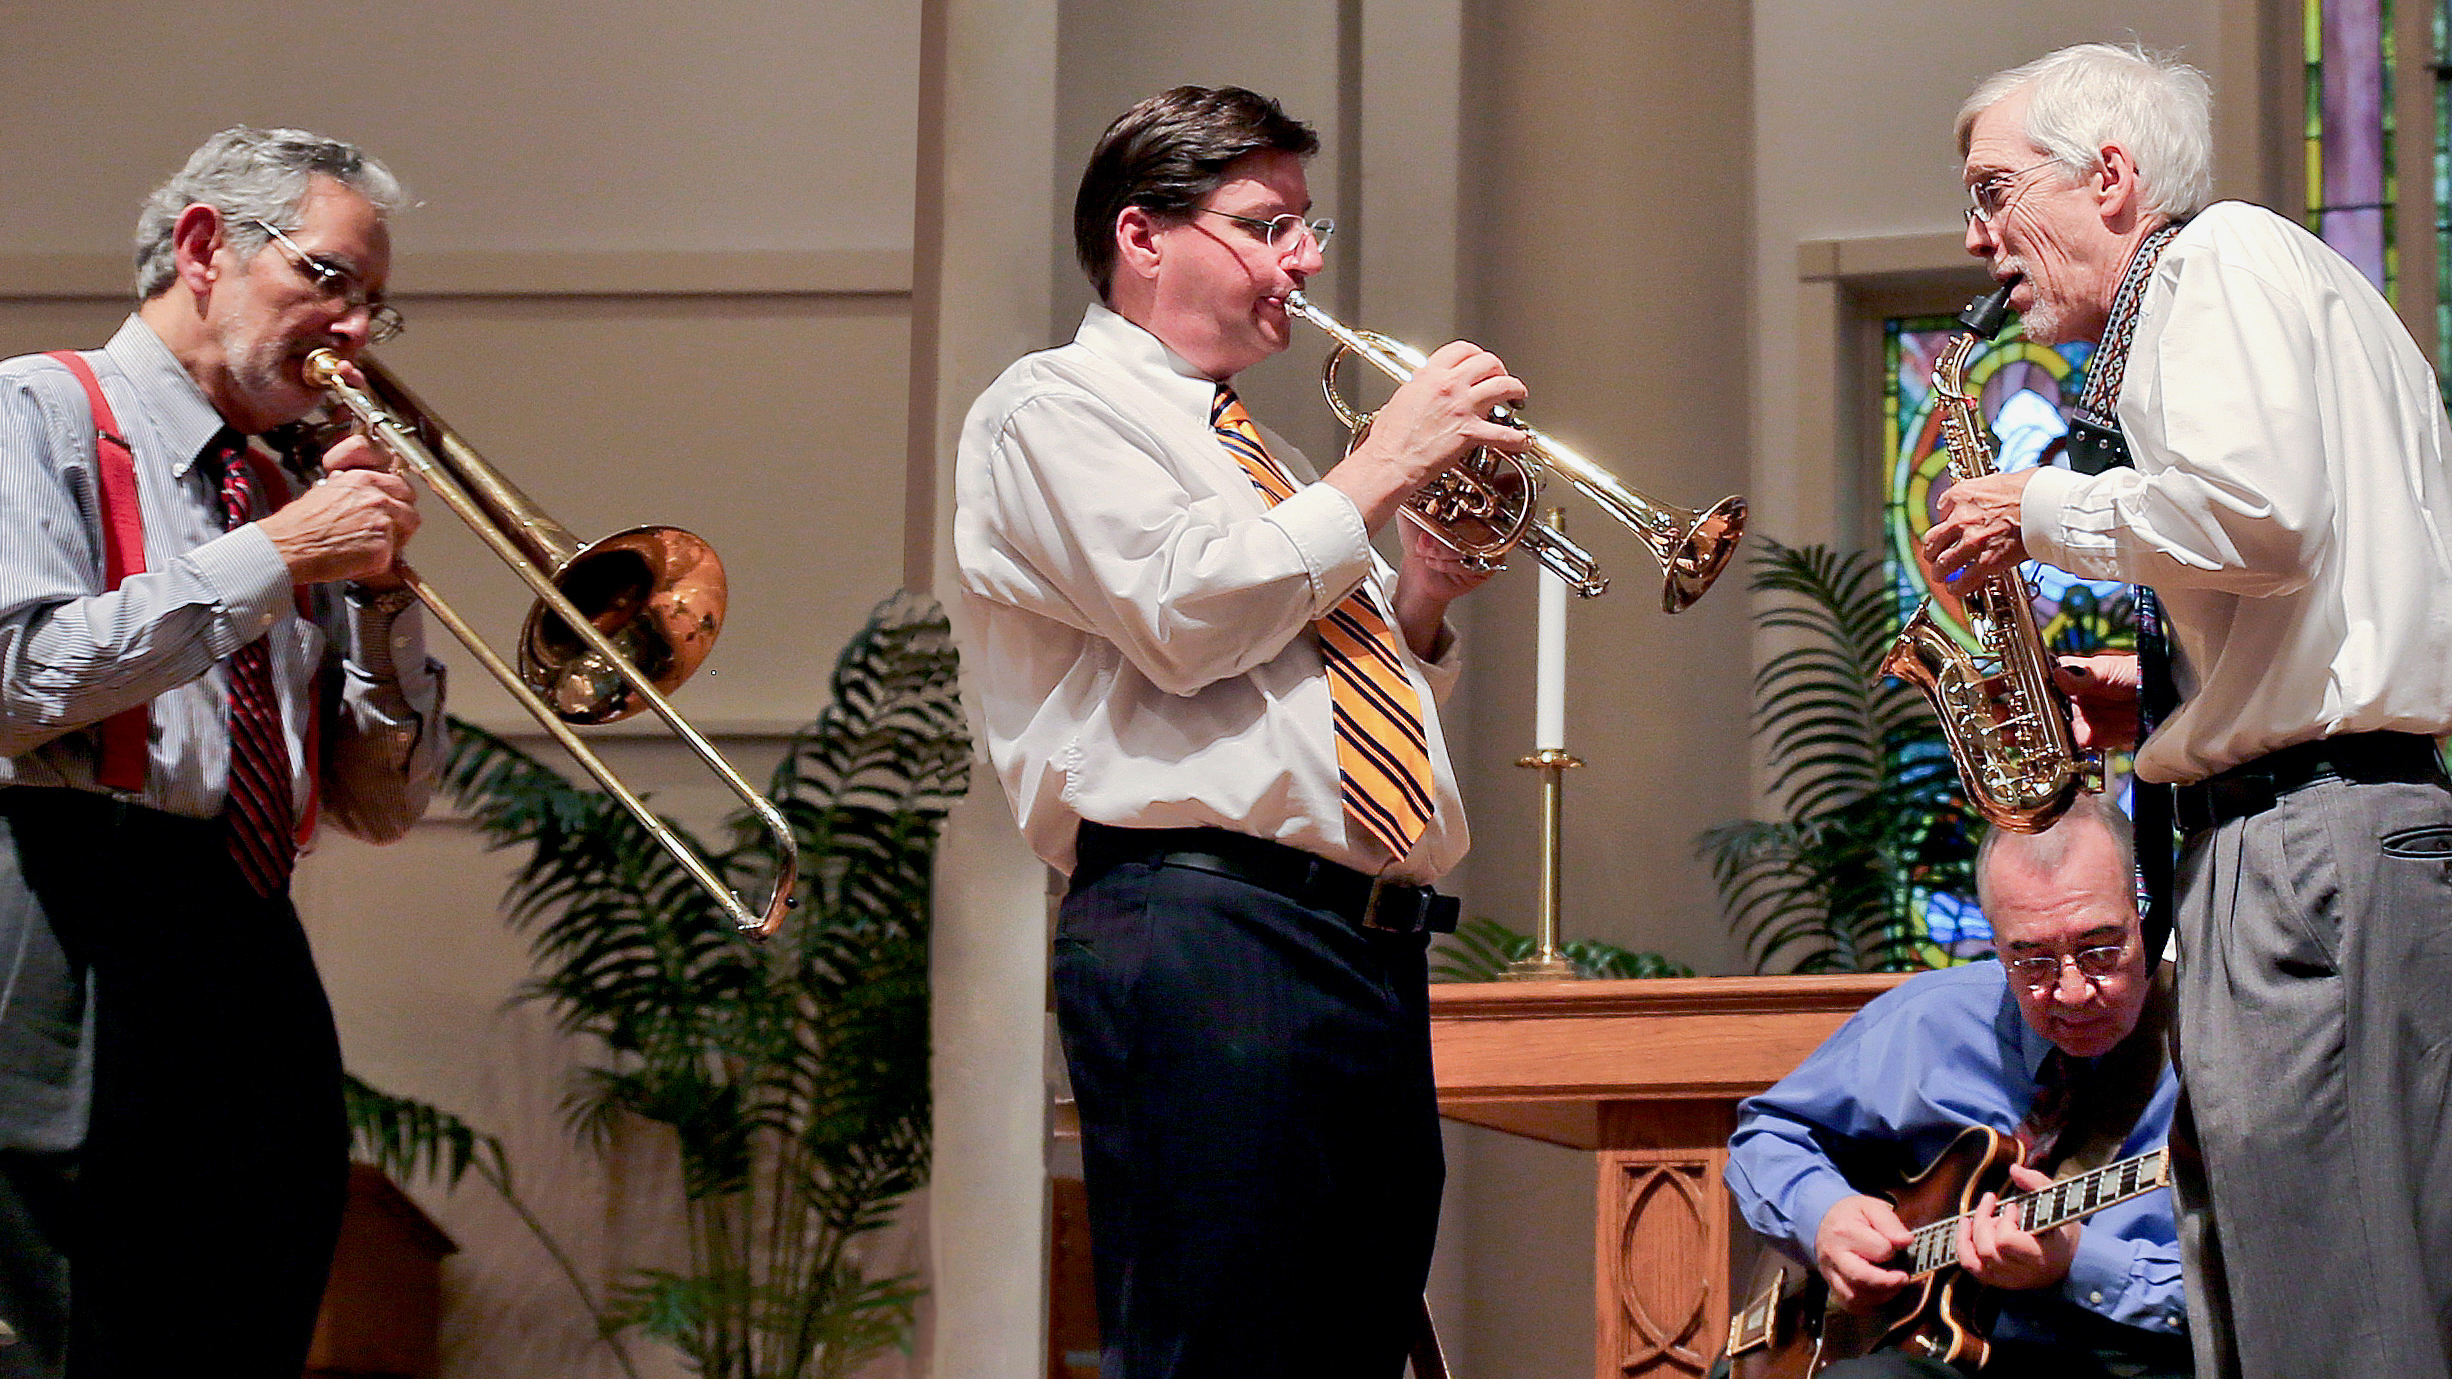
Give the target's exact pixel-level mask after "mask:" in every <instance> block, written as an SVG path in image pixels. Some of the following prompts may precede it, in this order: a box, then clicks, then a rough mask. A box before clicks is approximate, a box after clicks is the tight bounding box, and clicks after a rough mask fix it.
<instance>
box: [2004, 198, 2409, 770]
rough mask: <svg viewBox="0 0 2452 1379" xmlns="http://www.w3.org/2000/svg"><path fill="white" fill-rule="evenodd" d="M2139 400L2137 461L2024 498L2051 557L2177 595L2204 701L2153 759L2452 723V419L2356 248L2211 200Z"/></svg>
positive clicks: (2175, 268)
mask: <svg viewBox="0 0 2452 1379" xmlns="http://www.w3.org/2000/svg"><path fill="white" fill-rule="evenodd" d="M2119 410H2120V429H2121V430H2122V432H2123V433H2124V434H2125V435H2126V436H2127V437H2128V441H2129V445H2130V448H2131V450H2132V452H2133V454H2134V456H2135V459H2136V468H2134V469H2115V470H2112V471H2109V472H2107V473H2104V474H2098V475H2093V476H2086V475H2080V474H2076V473H2072V472H2071V471H2069V470H2065V469H2043V470H2040V471H2038V472H2037V473H2036V475H2035V478H2034V480H2033V481H2032V482H2031V483H2030V484H2029V485H2028V487H2027V489H2026V495H2025V500H2024V506H2023V508H2022V510H2021V514H2020V515H2021V517H2022V519H2023V526H2024V535H2025V539H2026V548H2027V551H2028V553H2029V554H2031V555H2033V556H2034V557H2036V558H2037V559H2039V560H2043V561H2046V562H2048V563H2050V564H2053V565H2057V566H2059V567H2060V568H2062V569H2065V570H2068V571H2070V572H2072V573H2075V574H2081V575H2086V576H2089V577H2091V578H2096V579H2120V580H2127V581H2129V582H2131V583H2134V584H2145V585H2150V586H2152V587H2153V589H2154V592H2155V594H2156V595H2157V596H2158V597H2160V598H2161V600H2162V602H2163V605H2164V608H2165V610H2166V611H2167V615H2168V621H2169V623H2170V626H2171V631H2172V636H2173V641H2174V652H2175V655H2174V657H2173V663H2174V668H2175V671H2176V675H2177V678H2178V681H2179V688H2180V693H2181V696H2182V699H2181V704H2180V707H2179V710H2178V711H2177V712H2176V713H2174V714H2172V715H2171V716H2170V718H2168V719H2167V720H2165V721H2164V723H2163V724H2162V726H2161V727H2160V728H2158V729H2157V730H2156V731H2155V733H2154V735H2153V737H2152V739H2151V740H2150V741H2148V742H2147V743H2146V745H2145V747H2144V750H2142V751H2141V752H2140V753H2139V754H2138V758H2137V769H2138V774H2140V775H2142V776H2144V777H2145V778H2146V779H2148V780H2157V781H2183V782H2185V781H2195V780H2201V779H2203V778H2205V777H2206V776H2209V775H2212V774H2214V773H2215V772H2218V771H2221V770H2223V769H2225V768H2227V767H2230V766H2235V765H2237V764H2239V763H2241V762H2244V761H2247V760H2250V759H2251V758H2254V757H2257V756H2260V755H2262V754H2264V753H2266V752H2269V751H2272V750H2273V749H2275V748H2277V747H2285V746H2288V745H2290V744H2292V743H2294V742H2303V741H2307V740H2310V739H2313V738H2319V737H2333V736H2337V735H2340V734H2342V733H2353V732H2367V731H2373V730H2377V729H2394V730H2398V731H2402V732H2413V733H2427V734H2435V735H2441V734H2442V733H2443V732H2444V731H2445V730H2446V729H2447V727H2452V546H2448V545H2447V542H2448V540H2452V474H2448V473H2447V472H2446V469H2445V456H2446V453H2447V451H2452V425H2448V424H2447V422H2446V420H2445V416H2444V408H2443V401H2442V398H2441V396H2440V394H2438V393H2437V391H2436V383H2435V374H2434V371H2433V370H2432V369H2430V368H2429V367H2428V366H2427V362H2426V358H2425V356H2423V355H2422V354H2420V353H2419V351H2418V347H2417V346H2416V344H2415V343H2413V342H2412V341H2411V339H2410V337H2409V332H2408V331H2407V330H2406V329H2405V328H2404V327H2403V326H2402V324H2401V321H2400V319H2399V318H2398V317H2397V316H2395V315H2394V314H2393V311H2392V308H2391V307H2390V306H2388V305H2387V304H2386V303H2385V301H2384V299H2383V297H2382V296H2381V295H2379V294H2378V293H2377V292H2376V290H2375V289H2374V288H2373V287H2372V286H2370V285H2369V284H2368V283H2367V281H2366V279H2365V278H2363V277H2361V276H2359V273H2358V270H2357V269H2355V268H2353V267H2351V266H2350V264H2349V262H2348V261H2347V260H2345V259H2343V258H2342V257H2341V256H2340V255H2339V254H2337V253H2335V252H2333V251H2332V250H2331V249H2329V248H2327V247H2326V246H2325V245H2324V244H2323V242H2321V241H2320V240H2318V239H2316V238H2315V237H2314V236H2313V235H2310V234H2309V233H2307V232H2306V231H2305V230H2303V229H2301V228H2300V227H2299V226H2297V225H2295V224H2293V223H2291V222H2290V221H2288V220H2285V219H2283V218H2282V217H2280V216H2277V215H2275V214H2273V213H2272V212H2271V211H2267V210H2264V209H2263V208H2261V207H2257V206H2251V205H2247V204H2245V203H2243V202H2223V203H2222V204H2220V205H2216V206H2213V207H2210V208H2208V209H2207V210H2206V211H2204V212H2203V213H2202V214H2200V215H2199V216H2197V218H2196V219H2194V220H2192V221H2190V222H2189V223H2188V225H2187V226H2186V227H2185V228H2183V229H2182V230H2181V231H2180V233H2179V234H2178V235H2177V236H2175V237H2174V238H2173V239H2172V240H2171V243H2170V245H2169V246H2168V247H2167V248H2165V249H2164V251H2163V255H2162V259H2161V261H2160V262H2158V263H2157V264H2156V265H2155V268H2154V274H2153V279H2152V281H2151V282H2150V283H2148V285H2147V287H2146V292H2145V297H2144V300H2143V301H2142V303H2141V304H2140V307H2139V313H2138V326H2137V337H2136V343H2135V345H2134V346H2133V347H2132V349H2131V351H2130V354H2129V361H2128V374H2127V377H2126V379H2125V380H2124V381H2123V383H2122V386H2121V391H2120V409H2119Z"/></svg>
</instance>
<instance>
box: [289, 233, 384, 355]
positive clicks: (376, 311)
mask: <svg viewBox="0 0 2452 1379" xmlns="http://www.w3.org/2000/svg"><path fill="white" fill-rule="evenodd" d="M253 224H255V226H256V227H257V228H259V229H261V230H262V231H263V232H264V233H265V234H268V235H270V236H272V237H273V239H274V241H275V242H277V243H278V244H279V245H280V246H281V247H282V248H284V249H287V250H288V251H290V253H291V254H293V255H295V256H296V257H297V259H298V267H299V270H300V271H302V272H304V273H305V274H306V275H307V277H308V278H309V279H310V280H312V281H313V282H314V284H315V288H316V290H317V291H319V292H321V293H323V294H324V296H325V297H326V298H327V299H332V300H337V301H339V302H341V303H342V304H343V305H345V306H347V307H348V308H349V309H350V310H351V311H355V310H357V309H358V308H359V307H364V308H366V339H367V342H368V343H370V344H376V345H380V344H382V343H383V342H384V341H386V340H396V339H398V338H399V337H400V332H402V331H404V330H407V329H408V328H409V323H408V322H407V321H404V320H402V319H401V317H400V309H399V308H398V307H395V306H393V305H392V304H391V303H389V302H378V301H376V300H374V299H373V298H372V297H371V296H369V295H368V294H367V291H366V288H365V286H364V285H363V284H361V283H360V282H359V281H358V276H357V274H355V273H352V272H350V271H349V270H348V269H346V268H343V267H341V266H340V265H339V264H337V263H334V262H333V261H332V260H330V259H327V258H322V257H319V256H317V255H314V254H310V253H308V252H307V251H306V250H304V249H301V248H299V247H298V241H296V240H294V239H291V238H290V237H289V236H288V235H285V234H283V233H281V227H280V226H278V225H275V224H273V223H272V222H270V221H266V220H258V221H255V222H253Z"/></svg>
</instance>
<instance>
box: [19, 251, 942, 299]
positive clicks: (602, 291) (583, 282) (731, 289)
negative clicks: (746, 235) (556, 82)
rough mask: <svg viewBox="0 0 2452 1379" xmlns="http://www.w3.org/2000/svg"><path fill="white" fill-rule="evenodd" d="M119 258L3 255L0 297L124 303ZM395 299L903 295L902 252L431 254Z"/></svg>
mask: <svg viewBox="0 0 2452 1379" xmlns="http://www.w3.org/2000/svg"><path fill="white" fill-rule="evenodd" d="M129 274H130V269H129V264H128V259H127V256H126V255H124V254H115V253H113V254H103V253H76V254H32V253H0V299H7V300H19V301H91V300H97V299H101V300H114V301H116V300H124V299H126V298H127V297H128V296H129V295H130V293H131V291H132V289H131V287H130V283H129ZM392 278H393V281H394V283H395V284H396V285H397V287H398V291H397V292H396V293H395V294H394V295H395V296H396V297H397V298H398V299H399V300H400V301H403V302H410V301H433V300H437V299H443V298H454V297H458V298H486V297H735V296H751V297H905V298H907V297H909V296H910V295H911V252H910V251H909V250H907V249H639V250H629V249H568V250H563V249H537V250H458V249H437V250H429V251H426V252H424V253H415V252H410V253H403V254H402V255H401V256H400V262H399V263H398V264H397V265H395V266H394V268H393V270H392Z"/></svg>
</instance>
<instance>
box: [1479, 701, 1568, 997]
mask: <svg viewBox="0 0 2452 1379" xmlns="http://www.w3.org/2000/svg"><path fill="white" fill-rule="evenodd" d="M1516 765H1518V766H1527V767H1530V768H1532V769H1533V770H1536V771H1539V772H1540V773H1541V919H1540V922H1539V925H1538V926H1537V927H1536V928H1535V929H1534V931H1533V950H1532V956H1531V957H1528V958H1519V959H1517V960H1516V961H1514V962H1511V963H1509V964H1507V967H1506V969H1505V970H1504V971H1502V972H1501V973H1499V975H1500V976H1501V977H1503V978H1505V979H1506V980H1508V981H1511V982H1568V981H1573V980H1575V979H1576V978H1578V977H1580V976H1582V975H1583V974H1582V973H1581V972H1579V971H1577V970H1576V969H1575V964H1574V963H1571V962H1569V961H1567V959H1566V956H1565V955H1564V954H1562V953H1560V952H1559V951H1558V892H1559V875H1558V873H1559V852H1560V837H1561V834H1562V833H1563V831H1564V830H1563V829H1562V828H1561V827H1560V815H1561V813H1562V812H1563V810H1564V807H1565V803H1566V782H1565V780H1564V779H1563V776H1564V775H1565V773H1566V771H1567V770H1568V768H1570V767H1575V766H1581V765H1583V762H1582V761H1580V760H1578V759H1577V758H1575V757H1572V756H1569V755H1568V754H1567V752H1566V749H1565V748H1563V747H1544V748H1542V749H1541V750H1540V751H1538V752H1535V753H1533V754H1532V755H1531V756H1528V757H1524V758H1522V759H1520V760H1518V761H1517V762H1516Z"/></svg>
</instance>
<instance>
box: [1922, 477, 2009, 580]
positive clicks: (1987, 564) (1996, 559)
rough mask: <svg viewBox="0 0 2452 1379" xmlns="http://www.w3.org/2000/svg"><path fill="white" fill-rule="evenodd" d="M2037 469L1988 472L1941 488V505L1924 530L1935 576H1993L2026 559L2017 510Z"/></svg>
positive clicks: (1969, 577) (1925, 546) (1956, 577)
mask: <svg viewBox="0 0 2452 1379" xmlns="http://www.w3.org/2000/svg"><path fill="white" fill-rule="evenodd" d="M2034 478H2035V471H2033V470H2031V469H2021V470H2018V471H2016V472H2014V473H2010V474H1985V475H1980V476H1978V477H1976V478H1973V479H1964V480H1961V481H1959V482H1957V483H1954V484H1952V485H1950V486H1949V487H1948V488H1945V489H1943V490H1942V491H1941V497H1940V498H1939V499H1937V500H1935V506H1936V507H1937V508H1938V509H1939V511H1938V512H1937V513H1936V514H1935V515H1934V518H1933V525H1932V528H1931V530H1929V531H1927V532H1925V533H1924V544H1923V550H1924V558H1925V559H1926V560H1929V561H1931V562H1932V565H1933V577H1934V578H1936V579H1941V580H1948V581H1952V582H1955V581H1957V580H1959V579H1961V578H1962V577H1963V578H1966V579H1989V578H1991V577H1992V576H1994V575H1998V574H2005V573H2007V572H2009V571H2011V570H2014V569H2016V568H2018V566H2019V564H2020V563H2021V562H2023V561H2024V560H2025V559H2026V537H2025V534H2024V530H2023V528H2022V527H2021V525H2020V521H2019V511H2020V508H2021V506H2022V505H2023V504H2024V502H2025V499H2026V486H2027V485H2028V484H2029V483H2031V482H2033V481H2034Z"/></svg>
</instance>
